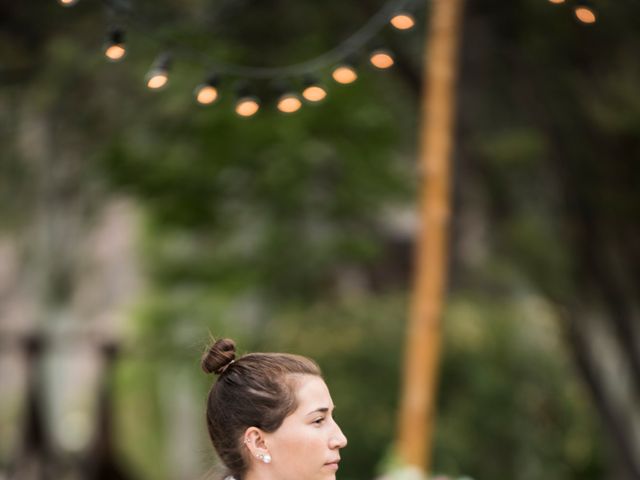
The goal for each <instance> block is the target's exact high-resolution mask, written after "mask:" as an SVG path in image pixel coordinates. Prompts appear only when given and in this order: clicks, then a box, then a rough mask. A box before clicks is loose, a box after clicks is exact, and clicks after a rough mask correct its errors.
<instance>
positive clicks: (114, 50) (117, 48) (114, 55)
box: [104, 45, 127, 62]
mask: <svg viewBox="0 0 640 480" xmlns="http://www.w3.org/2000/svg"><path fill="white" fill-rule="evenodd" d="M126 53H127V50H126V49H125V48H124V45H109V46H108V47H107V48H106V50H105V51H104V54H105V55H106V57H107V58H108V59H109V60H112V61H114V62H117V61H118V60H121V59H122V58H124V56H125V54H126Z"/></svg>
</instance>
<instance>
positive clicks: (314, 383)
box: [296, 375, 333, 414]
mask: <svg viewBox="0 0 640 480" xmlns="http://www.w3.org/2000/svg"><path fill="white" fill-rule="evenodd" d="M296 383H297V388H296V398H297V400H298V408H297V410H296V411H297V412H301V411H302V412H301V413H302V414H306V413H309V412H311V411H312V410H314V409H316V408H333V401H332V400H331V394H330V393H329V388H328V387H327V384H326V383H324V380H323V379H322V378H320V377H318V376H316V375H302V376H300V378H299V379H297V382H296Z"/></svg>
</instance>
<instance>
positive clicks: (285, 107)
mask: <svg viewBox="0 0 640 480" xmlns="http://www.w3.org/2000/svg"><path fill="white" fill-rule="evenodd" d="M301 106H302V102H301V101H300V99H299V98H298V96H297V95H296V94H294V93H285V94H284V95H282V96H281V97H280V100H278V110H280V111H281V112H283V113H293V112H297V111H298V110H300V107H301Z"/></svg>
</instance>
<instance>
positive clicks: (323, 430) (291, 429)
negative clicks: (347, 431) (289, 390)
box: [265, 375, 347, 480]
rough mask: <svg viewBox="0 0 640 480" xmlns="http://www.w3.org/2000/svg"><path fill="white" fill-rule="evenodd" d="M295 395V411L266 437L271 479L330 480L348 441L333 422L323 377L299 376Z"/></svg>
mask: <svg viewBox="0 0 640 480" xmlns="http://www.w3.org/2000/svg"><path fill="white" fill-rule="evenodd" d="M296 396H297V399H298V408H297V409H296V410H295V411H294V412H293V413H292V414H291V415H289V416H288V417H286V418H285V419H284V422H282V425H281V426H280V428H278V430H276V431H275V432H273V433H269V434H267V435H266V437H265V440H266V447H267V449H268V451H269V453H270V454H271V458H272V462H271V464H270V465H269V467H270V468H271V469H273V470H272V473H274V475H273V478H278V479H280V480H315V479H318V480H319V479H323V480H333V479H335V476H336V471H337V470H338V462H339V461H340V449H341V448H343V447H344V446H346V445H347V438H346V437H345V436H344V435H343V433H342V430H340V427H339V426H338V424H337V423H336V422H335V420H334V419H333V409H334V405H333V401H332V400H331V395H330V394H329V389H328V388H327V385H326V384H325V383H324V381H323V380H322V378H320V377H317V376H314V375H302V376H301V377H300V378H299V379H298V389H297V391H296Z"/></svg>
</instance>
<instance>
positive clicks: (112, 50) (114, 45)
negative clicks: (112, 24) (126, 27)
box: [104, 28, 127, 62]
mask: <svg viewBox="0 0 640 480" xmlns="http://www.w3.org/2000/svg"><path fill="white" fill-rule="evenodd" d="M104 54H105V56H106V57H107V58H108V59H109V60H111V61H112V62H117V61H119V60H122V59H123V58H124V56H125V55H126V54H127V50H126V48H125V44H124V31H122V30H121V29H119V28H114V29H113V30H112V31H111V32H109V36H108V39H107V43H106V46H105V49H104Z"/></svg>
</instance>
